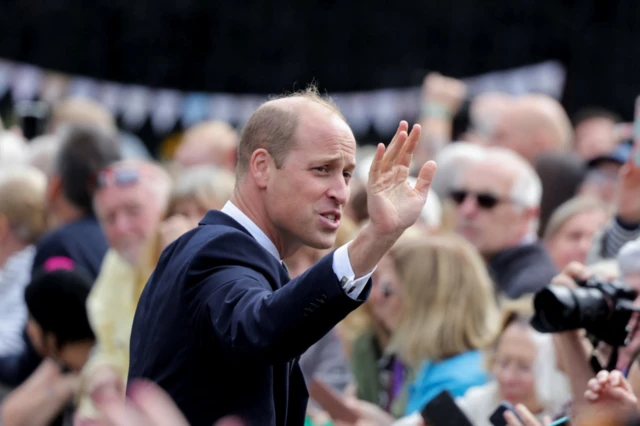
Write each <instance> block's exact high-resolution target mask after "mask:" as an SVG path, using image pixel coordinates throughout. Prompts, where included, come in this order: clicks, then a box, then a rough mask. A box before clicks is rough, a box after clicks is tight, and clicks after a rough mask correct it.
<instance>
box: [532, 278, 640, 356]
mask: <svg viewBox="0 0 640 426" xmlns="http://www.w3.org/2000/svg"><path fill="white" fill-rule="evenodd" d="M635 297H636V293H635V292H633V291H630V290H629V289H627V288H625V287H624V286H620V285H618V284H616V283H610V282H606V281H601V280H597V279H592V280H589V281H588V282H585V283H584V284H583V286H582V287H578V288H575V289H568V288H566V287H559V286H554V285H551V286H549V287H547V288H545V289H543V290H541V291H539V292H538V293H537V294H536V295H535V297H534V299H533V305H534V308H535V315H534V317H533V319H532V320H531V325H532V326H533V328H534V329H536V330H537V331H539V332H541V333H558V332H563V331H569V330H577V329H581V328H583V329H585V330H586V331H587V332H588V333H590V334H591V335H593V336H595V337H597V338H598V339H600V340H602V341H604V342H606V343H609V344H611V345H613V346H622V345H624V344H625V341H626V337H627V329H626V327H627V324H628V322H629V318H630V317H631V313H632V312H633V310H634V309H633V300H634V299H635Z"/></svg>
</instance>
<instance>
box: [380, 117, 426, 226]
mask: <svg viewBox="0 0 640 426" xmlns="http://www.w3.org/2000/svg"><path fill="white" fill-rule="evenodd" d="M407 130H408V124H407V122H406V121H402V122H400V125H399V126H398V130H397V132H396V134H395V136H394V137H393V139H392V140H391V143H390V144H389V147H388V148H385V146H384V145H383V144H379V145H378V149H377V151H376V155H375V157H374V159H373V162H372V164H371V170H370V171H369V182H368V184H367V207H368V210H369V218H370V221H371V225H372V226H373V227H374V229H375V231H376V232H378V233H379V234H381V235H386V234H391V235H398V234H401V233H402V232H403V231H404V230H405V229H407V228H408V227H410V226H411V225H413V224H414V223H415V222H416V220H417V219H418V217H419V215H420V212H421V211H422V209H423V207H424V204H425V202H426V201H427V194H428V192H429V187H430V186H431V181H432V180H433V176H434V174H435V171H436V164H435V163H434V162H433V161H428V162H427V163H425V164H424V165H423V166H422V168H421V169H420V173H419V175H418V180H417V182H416V185H415V187H412V186H411V185H410V184H409V182H408V180H407V178H408V177H409V167H410V165H411V159H412V157H413V152H414V151H415V149H416V146H417V144H418V141H419V139H420V125H417V124H416V125H415V126H413V130H412V131H411V133H407Z"/></svg>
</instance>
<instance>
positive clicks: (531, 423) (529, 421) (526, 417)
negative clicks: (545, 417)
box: [516, 404, 539, 426]
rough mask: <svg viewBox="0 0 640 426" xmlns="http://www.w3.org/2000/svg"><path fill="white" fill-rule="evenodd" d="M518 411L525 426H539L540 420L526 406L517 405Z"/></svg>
mask: <svg viewBox="0 0 640 426" xmlns="http://www.w3.org/2000/svg"><path fill="white" fill-rule="evenodd" d="M516 411H517V412H518V416H520V419H521V420H522V422H523V423H524V424H525V426H539V423H538V419H536V417H535V416H534V415H533V414H531V411H529V409H528V408H527V407H525V406H524V405H522V404H518V405H516Z"/></svg>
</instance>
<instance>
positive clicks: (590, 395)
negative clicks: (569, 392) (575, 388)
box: [584, 389, 600, 402]
mask: <svg viewBox="0 0 640 426" xmlns="http://www.w3.org/2000/svg"><path fill="white" fill-rule="evenodd" d="M599 398H600V393H596V392H593V391H592V390H591V389H587V390H586V391H585V392H584V399H586V400H587V401H590V402H595V401H597V400H598V399H599Z"/></svg>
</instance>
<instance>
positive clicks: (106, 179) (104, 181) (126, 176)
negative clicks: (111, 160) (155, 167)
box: [96, 168, 140, 188]
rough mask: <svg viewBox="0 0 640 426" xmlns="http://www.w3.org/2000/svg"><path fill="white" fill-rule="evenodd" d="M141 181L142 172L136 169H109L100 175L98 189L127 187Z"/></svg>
mask: <svg viewBox="0 0 640 426" xmlns="http://www.w3.org/2000/svg"><path fill="white" fill-rule="evenodd" d="M139 180H140V171H139V170H136V169H111V168H107V169H104V170H102V171H100V173H98V178H97V182H96V183H97V188H104V187H106V186H112V185H115V186H127V185H132V184H134V183H137V182H138V181H139Z"/></svg>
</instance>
